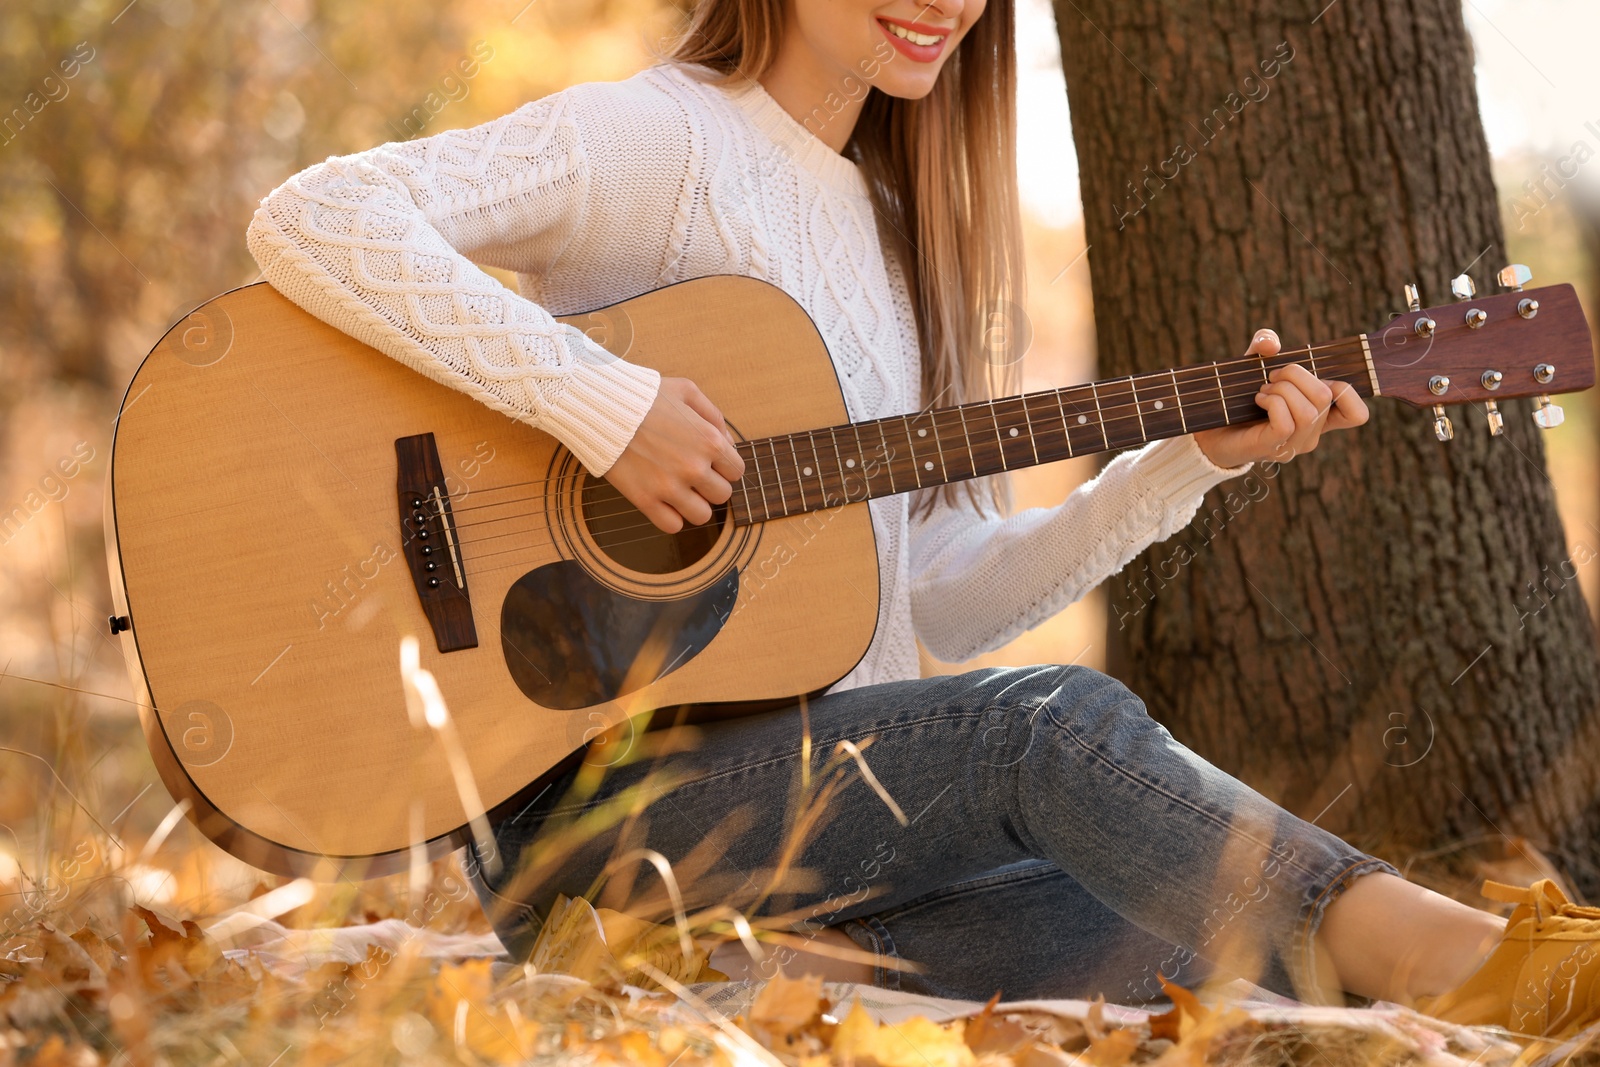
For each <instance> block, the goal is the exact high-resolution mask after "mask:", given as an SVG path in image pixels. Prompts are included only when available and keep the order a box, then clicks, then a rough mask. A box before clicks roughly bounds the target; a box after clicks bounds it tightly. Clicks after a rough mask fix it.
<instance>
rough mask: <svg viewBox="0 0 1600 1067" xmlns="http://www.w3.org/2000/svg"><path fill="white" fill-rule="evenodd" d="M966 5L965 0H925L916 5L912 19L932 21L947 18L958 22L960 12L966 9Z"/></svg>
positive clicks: (959, 20)
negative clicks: (915, 12) (915, 11)
mask: <svg viewBox="0 0 1600 1067" xmlns="http://www.w3.org/2000/svg"><path fill="white" fill-rule="evenodd" d="M966 6H967V5H966V3H965V0H927V2H926V3H923V4H921V5H920V6H919V7H918V9H917V14H916V16H915V18H914V19H913V21H916V22H932V21H934V19H941V20H942V19H949V20H951V21H952V22H955V23H957V24H959V23H960V22H961V12H962V11H964V10H966ZM930 16H931V17H930Z"/></svg>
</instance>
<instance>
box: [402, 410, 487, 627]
mask: <svg viewBox="0 0 1600 1067" xmlns="http://www.w3.org/2000/svg"><path fill="white" fill-rule="evenodd" d="M394 451H395V456H396V458H397V459H398V460H399V475H398V477H397V478H396V481H395V485H396V489H397V492H398V495H399V499H400V533H401V538H400V541H401V544H402V545H403V546H404V551H405V557H406V565H407V566H408V567H409V568H410V570H411V580H412V583H413V584H414V585H415V586H416V587H417V596H418V598H419V599H420V600H421V601H422V611H423V614H425V615H427V616H428V623H429V625H431V626H432V627H433V639H434V641H435V643H437V644H438V646H439V651H440V652H458V651H460V650H461V649H464V648H477V647H478V630H477V627H476V626H475V625H474V624H473V621H472V600H471V598H470V597H469V596H468V595H467V572H466V567H465V566H464V565H463V561H462V557H461V541H460V538H458V537H457V536H456V526H455V518H454V517H453V516H452V515H451V513H450V491H449V489H448V488H447V487H446V486H445V480H444V467H443V466H442V465H441V464H440V463H439V446H438V445H437V444H435V443H434V440H433V434H431V433H419V434H415V435H414V436H411V437H399V438H396V439H395V442H394Z"/></svg>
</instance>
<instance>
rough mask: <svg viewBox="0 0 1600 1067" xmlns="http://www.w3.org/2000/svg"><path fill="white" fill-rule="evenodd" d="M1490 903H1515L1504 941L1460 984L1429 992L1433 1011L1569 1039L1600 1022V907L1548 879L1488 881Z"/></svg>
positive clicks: (1426, 1006) (1426, 1003)
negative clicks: (1573, 898)
mask: <svg viewBox="0 0 1600 1067" xmlns="http://www.w3.org/2000/svg"><path fill="white" fill-rule="evenodd" d="M1483 895H1484V896H1486V897H1488V898H1489V899H1490V900H1500V901H1506V902H1508V903H1515V904H1517V905H1518V907H1517V908H1516V909H1515V910H1514V911H1512V913H1511V917H1510V918H1509V919H1507V920H1506V929H1505V932H1504V933H1503V934H1501V935H1500V941H1499V943H1498V944H1496V945H1495V947H1494V950H1493V951H1492V952H1490V953H1489V958H1488V959H1487V960H1485V961H1484V963H1483V966H1482V967H1480V968H1478V970H1477V971H1476V972H1474V973H1473V975H1472V977H1470V978H1468V979H1467V980H1466V981H1465V982H1463V983H1462V984H1461V985H1460V986H1459V987H1457V988H1455V989H1452V990H1451V991H1450V992H1448V993H1442V994H1440V995H1439V996H1436V997H1423V998H1422V999H1420V1000H1419V1001H1417V1004H1416V1008H1417V1010H1418V1011H1420V1012H1422V1013H1423V1014H1425V1015H1432V1016H1434V1017H1435V1018H1438V1019H1443V1020H1445V1021H1446V1022H1453V1023H1461V1024H1463V1025H1467V1026H1500V1027H1504V1028H1505V1029H1507V1030H1510V1031H1512V1032H1513V1033H1518V1034H1526V1035H1529V1036H1532V1037H1552V1038H1563V1037H1569V1036H1571V1035H1572V1034H1575V1033H1577V1032H1578V1031H1580V1030H1582V1029H1584V1028H1585V1027H1587V1026H1590V1025H1592V1024H1594V1023H1596V1022H1600V908H1587V907H1582V906H1580V905H1578V904H1573V903H1570V902H1569V901H1568V900H1567V898H1566V896H1565V894H1563V893H1562V892H1561V890H1560V889H1559V888H1558V887H1557V886H1556V884H1555V883H1554V882H1552V881H1550V880H1549V879H1548V878H1541V879H1540V880H1539V881H1537V882H1535V883H1533V884H1532V885H1531V886H1528V887H1527V888H1519V887H1517V886H1512V885H1506V884H1504V883H1502V882H1494V881H1486V882H1484V883H1483Z"/></svg>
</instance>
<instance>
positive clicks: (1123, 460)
mask: <svg viewBox="0 0 1600 1067" xmlns="http://www.w3.org/2000/svg"><path fill="white" fill-rule="evenodd" d="M1250 466H1251V465H1250V464H1248V463H1247V464H1245V465H1244V466H1242V467H1233V468H1224V467H1218V466H1217V465H1216V464H1214V463H1212V462H1211V460H1210V459H1209V458H1208V457H1207V456H1206V454H1205V453H1204V452H1202V451H1201V450H1200V446H1199V445H1198V444H1196V443H1195V440H1194V438H1193V437H1188V436H1185V437H1177V438H1172V439H1170V440H1165V441H1157V442H1155V443H1154V444H1151V445H1147V446H1145V447H1144V448H1142V449H1140V450H1138V451H1136V452H1127V453H1124V454H1122V455H1120V456H1118V457H1117V458H1115V459H1113V460H1112V461H1111V462H1110V463H1108V464H1107V465H1106V467H1105V469H1104V470H1102V471H1101V472H1100V474H1099V476H1098V477H1096V478H1095V479H1094V480H1092V481H1089V482H1086V483H1085V484H1083V485H1080V486H1079V487H1078V488H1076V489H1074V490H1073V491H1072V492H1071V493H1070V494H1069V495H1068V496H1067V498H1066V500H1064V501H1063V502H1062V503H1060V504H1058V505H1056V506H1055V507H1052V508H1030V509H1029V510H1027V511H1022V512H1018V513H1017V514H1015V515H1011V516H1006V517H1002V516H999V515H996V514H994V512H993V510H992V508H985V509H984V510H983V511H982V512H979V511H978V510H976V509H974V508H973V507H971V506H970V505H968V504H966V503H965V502H962V503H958V504H954V505H952V504H950V503H948V502H946V501H944V500H943V499H942V498H941V499H940V500H939V502H938V503H937V504H935V506H934V508H933V510H932V512H931V513H929V514H928V515H927V516H926V517H924V518H921V519H918V518H916V517H915V516H914V517H913V518H912V521H911V561H910V562H911V615H912V622H913V625H914V626H915V628H916V632H917V636H918V637H919V638H921V640H922V642H923V644H924V645H926V646H927V648H928V651H929V652H931V653H933V654H934V655H935V656H937V657H939V658H940V659H942V660H944V661H946V662H949V663H960V662H962V661H964V660H969V659H971V658H972V657H974V656H977V655H980V654H981V653H984V652H988V651H991V650H993V649H995V648H998V647H1000V646H1001V645H1003V644H1005V643H1006V642H1007V641H1010V640H1011V639H1012V638H1014V637H1016V636H1017V635H1018V634H1020V633H1022V632H1024V631H1025V630H1030V629H1032V628H1033V627H1035V626H1037V625H1039V624H1040V623H1042V622H1044V621H1045V620H1046V619H1048V618H1050V617H1051V616H1052V615H1055V614H1056V613H1057V612H1059V611H1061V610H1063V609H1064V608H1066V607H1067V606H1068V605H1069V604H1071V603H1073V602H1074V601H1076V600H1078V599H1080V598H1081V597H1083V596H1084V594H1086V593H1088V592H1089V590H1091V589H1093V588H1094V587H1095V586H1097V585H1099V584H1100V583H1101V582H1102V581H1104V580H1105V579H1106V578H1108V577H1110V576H1111V575H1113V574H1115V573H1117V572H1118V571H1120V570H1121V569H1122V568H1123V567H1124V566H1125V565H1126V564H1127V563H1128V561H1129V560H1131V559H1132V558H1133V557H1134V556H1136V555H1138V553H1139V552H1140V551H1142V550H1143V549H1144V548H1145V547H1147V546H1148V545H1150V544H1152V543H1154V542H1156V541H1159V540H1164V539H1165V538H1168V537H1171V536H1172V535H1173V534H1174V533H1176V532H1177V531H1178V530H1180V529H1182V528H1183V526H1184V525H1186V524H1187V523H1188V522H1189V520H1190V519H1191V518H1193V517H1194V513H1195V512H1196V511H1197V510H1198V509H1199V507H1200V500H1201V498H1202V497H1203V496H1204V495H1205V492H1206V490H1208V489H1210V488H1211V487H1212V486H1214V485H1216V484H1218V483H1219V482H1222V481H1224V480H1226V479H1228V478H1232V477H1235V476H1236V475H1240V474H1243V473H1245V472H1246V471H1247V470H1249V469H1250Z"/></svg>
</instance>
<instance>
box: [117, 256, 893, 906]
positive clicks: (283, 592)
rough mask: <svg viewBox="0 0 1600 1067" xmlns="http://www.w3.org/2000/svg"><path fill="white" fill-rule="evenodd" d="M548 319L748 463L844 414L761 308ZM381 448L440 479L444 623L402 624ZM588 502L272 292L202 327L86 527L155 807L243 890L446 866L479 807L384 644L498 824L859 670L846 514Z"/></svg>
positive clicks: (858, 615)
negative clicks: (631, 753)
mask: <svg viewBox="0 0 1600 1067" xmlns="http://www.w3.org/2000/svg"><path fill="white" fill-rule="evenodd" d="M563 321H566V322H569V323H571V324H573V325H575V326H577V327H578V328H579V329H583V330H585V331H587V332H589V333H590V334H591V336H594V337H595V338H596V339H597V340H599V341H600V342H601V343H602V344H604V345H605V346H606V347H607V348H608V349H609V350H611V351H613V352H616V353H618V354H619V355H624V356H625V358H627V359H629V360H630V361H633V362H637V363H641V364H643V365H646V366H650V367H653V368H656V369H657V370H660V371H661V372H662V373H663V374H666V375H672V376H682V377H688V378H691V379H693V380H694V381H696V382H697V383H699V384H700V385H701V387H702V388H703V389H704V391H705V392H706V393H707V395H708V396H709V397H710V398H711V400H712V402H713V403H715V404H716V405H717V406H718V407H719V408H720V409H721V410H722V412H723V413H724V414H725V416H726V417H727V419H728V421H729V423H730V425H731V426H733V427H734V429H735V431H736V432H737V434H738V435H739V436H741V437H743V438H758V437H763V436H771V435H775V434H786V433H790V432H794V431H799V430H803V429H807V428H810V427H813V426H817V425H827V424H837V423H843V422H846V421H847V414H846V411H845V405H844V401H843V397H842V395H841V392H840V388H839V384H838V381H837V378H836V377H835V374H834V370H833V366H832V363H831V361H830V359H829V357H828V353H827V350H826V348H825V347H824V345H823V342H822V340H821V338H820V337H819V336H818V334H817V331H816V329H815V327H814V326H813V324H812V323H811V321H810V319H809V318H808V317H807V316H806V314H805V312H804V311H803V310H802V309H801V308H800V307H799V306H798V305H797V304H796V303H794V301H793V300H791V299H790V298H789V297H788V296H786V295H785V294H784V293H783V292H782V291H781V290H779V289H777V288H775V287H773V286H770V285H767V284H765V283H762V282H758V281H753V280H750V279H745V278H737V277H712V278H705V279H700V280H697V281H691V282H684V283H681V284H679V285H675V286H669V287H667V288H665V289H661V290H657V291H655V292H652V293H648V294H646V295H644V296H641V297H638V298H636V299H633V300H629V301H626V302H624V303H621V304H617V305H614V306H612V307H610V308H607V309H604V310H602V311H599V312H593V313H588V314H585V315H576V316H569V317H568V318H566V319H565V320H563ZM426 435H431V439H429V438H427V437H426ZM402 441H406V442H410V443H409V444H407V445H397V442H402ZM406 448H410V449H412V450H413V453H414V454H413V459H415V461H416V463H418V464H421V465H423V466H426V465H427V464H428V463H432V462H436V463H437V471H436V473H438V472H442V475H443V486H444V487H445V490H446V495H447V498H448V510H449V513H450V515H451V517H452V520H453V521H452V528H451V530H450V531H448V532H447V533H446V532H445V531H441V530H439V529H435V530H434V536H433V538H432V544H434V545H435V546H436V547H437V548H438V549H439V552H438V553H437V554H436V555H434V556H433V557H431V558H432V559H433V560H434V561H435V562H436V563H438V564H440V565H442V566H443V567H445V568H447V570H446V571H445V573H449V571H451V570H454V569H455V568H458V567H459V568H461V573H460V579H459V581H458V582H457V583H456V584H460V585H464V586H465V588H466V596H465V597H464V598H459V599H458V601H455V602H452V603H451V604H450V605H447V606H448V607H450V609H451V610H453V611H456V612H458V614H457V615H456V616H455V617H454V620H453V621H447V622H445V623H441V622H440V618H439V615H438V613H435V614H430V612H429V611H427V610H425V608H424V598H425V596H427V595H429V594H428V593H427V590H426V588H425V583H426V581H427V580H428V579H427V577H426V572H425V571H422V570H420V569H419V568H420V567H422V566H424V564H423V563H422V562H421V557H418V556H415V555H413V554H412V553H413V552H414V551H415V550H417V546H418V544H419V542H418V541H417V540H416V539H415V538H413V537H411V536H410V533H409V532H408V531H410V530H412V529H413V528H412V527H408V526H407V521H408V520H407V510H408V508H407V501H406V499H405V498H406V497H407V496H408V495H410V494H409V492H408V491H402V487H401V486H400V485H399V484H397V479H400V480H403V474H402V473H401V470H402V467H403V466H404V462H405V461H404V459H403V457H404V456H405V455H406V454H407V453H406V452H405V451H404V450H405V449H406ZM435 452H436V460H433V459H430V458H429V457H430V456H432V455H433V454H434V453H435ZM397 457H398V458H397ZM417 457H420V458H417ZM606 491H609V486H606V485H605V484H604V483H596V482H593V481H592V480H590V479H588V478H587V476H586V475H585V474H584V472H583V471H582V469H581V467H580V466H579V465H578V464H577V463H576V461H575V459H574V458H573V457H572V455H571V454H570V453H569V452H568V451H567V450H566V449H565V448H564V447H562V446H561V445H560V444H559V443H558V442H557V441H556V440H555V439H554V438H552V437H550V436H549V435H547V434H544V433H541V432H539V431H537V430H534V429H531V428H530V427H528V426H525V425H523V424H521V423H519V422H516V421H514V420H513V419H511V418H508V417H506V416H504V415H501V414H499V413H497V412H494V411H491V410H490V409H488V408H487V407H484V406H483V405H481V404H479V403H478V402H477V401H475V400H472V399H471V398H469V397H467V396H465V395H463V394H461V393H458V392H456V391H454V390H452V389H450V388H447V387H446V386H443V385H440V384H438V383H436V382H434V381H431V380H430V379H428V378H426V377H424V376H423V375H421V374H418V373H416V372H415V371H412V370H410V369H409V368H407V367H405V366H403V365H401V364H400V363H398V362H397V361H395V360H393V359H391V358H390V357H388V356H385V355H383V354H382V353H379V352H377V351H374V350H373V349H371V348H368V347H367V346H365V345H363V344H361V343H360V342H358V341H356V340H354V339H352V338H350V337H348V336H347V335H345V334H343V333H341V332H339V331H337V330H335V329H334V328H332V327H330V326H327V325H326V324H324V323H322V322H321V321H319V320H317V319H315V318H314V317H312V316H311V315H309V314H307V313H305V312H303V311H301V310H300V309H299V308H297V307H296V306H294V305H293V304H291V303H290V302H289V301H288V300H286V299H285V298H284V297H283V296H281V295H279V294H278V293H277V292H276V291H275V290H273V289H272V288H270V287H269V286H267V285H265V284H256V285H252V286H247V287H245V288H243V289H238V290H235V291H233V292H231V293H228V294H225V295H224V296H221V297H218V298H217V299H215V300H213V301H211V302H209V303H208V304H206V305H204V306H202V307H201V308H200V309H198V310H197V311H196V312H195V313H193V314H192V315H190V316H189V317H188V318H187V319H185V320H184V321H183V322H181V323H179V324H178V326H176V327H174V328H173V329H172V330H171V331H170V332H169V333H168V334H167V336H166V337H165V338H163V339H162V341H161V342H160V344H158V345H157V347H156V348H155V349H154V351H152V352H151V354H150V355H149V356H148V357H147V358H146V360H145V361H144V363H143V364H142V366H141V367H140V368H139V370H138V372H137V373H136V375H135V376H134V379H133V381H132V383H131V384H130V386H129V389H128V393H127V397H126V399H125V401H124V404H123V409H122V414H121V416H120V420H119V424H118V427H117V431H116V437H115V442H114V445H113V457H112V473H111V478H110V479H109V481H108V494H109V501H108V507H107V509H106V515H107V543H108V552H109V554H110V556H111V570H112V587H113V599H114V602H115V604H116V609H117V612H118V614H119V615H120V616H124V617H126V619H127V625H128V627H129V629H128V632H126V633H124V634H123V635H122V637H121V638H120V640H121V641H122V643H123V648H124V650H125V654H126V656H127V658H128V662H129V669H130V672H131V674H132V676H133V678H134V681H135V685H136V688H137V689H139V690H140V692H139V699H140V702H141V717H142V721H143V727H144V731H145V734H146V739H147V741H148V743H149V746H150V750H151V752H152V754H153V755H154V757H155V760H156V763H157V766H158V768H159V770H160V773H161V776H162V779H163V781H164V782H165V784H166V786H167V788H168V790H169V791H170V792H171V793H172V794H173V796H174V797H176V798H179V799H186V800H188V801H189V802H190V804H191V810H190V817H191V818H192V819H193V820H194V821H195V822H196V824H197V825H198V826H199V827H200V828H201V830H202V831H203V832H204V833H205V834H206V835H207V836H208V837H209V838H210V839H211V840H213V841H214V842H216V843H217V844H218V845H220V846H221V847H223V848H224V849H226V850H227V851H229V852H231V853H232V854H234V855H235V856H238V857H240V858H241V859H244V860H246V861H247V862H249V863H251V864H254V865H256V866H258V867H261V868H264V869H267V870H272V871H276V872H280V873H286V874H288V873H293V874H315V875H316V876H318V877H334V876H337V875H340V874H347V875H354V876H357V877H360V876H373V875H377V874H382V873H387V872H390V871H393V870H396V869H399V868H400V867H403V866H404V865H405V863H406V862H408V859H409V850H410V848H411V846H412V844H413V843H414V842H417V841H425V842H426V843H427V847H428V852H429V854H430V856H438V855H441V854H443V853H445V852H448V851H449V850H451V849H453V848H455V847H457V846H458V845H460V844H462V843H463V842H464V841H465V840H466V828H465V824H466V823H467V822H468V819H469V817H471V816H472V815H474V814H476V813H474V812H470V811H468V810H466V808H465V806H464V804H463V801H462V799H461V795H460V793H459V791H458V788H457V784H456V781H455V779H454V778H453V777H452V774H451V770H450V766H449V762H448V760H447V758H446V752H445V748H444V746H443V744H442V743H441V740H440V736H439V734H438V733H437V732H436V731H435V730H432V729H429V728H426V727H418V726H414V725H413V724H412V721H411V718H410V716H409V715H408V711H407V705H406V696H405V692H404V690H403V687H402V681H401V669H400V645H401V640H402V638H404V637H406V636H408V635H409V636H412V637H415V638H416V639H417V640H418V642H419V644H420V648H421V664H422V666H423V667H425V668H426V669H427V670H429V671H431V672H432V673H433V675H434V676H435V677H436V678H437V680H438V684H439V688H440V690H441V692H442V694H443V697H444V701H445V703H446V705H447V706H448V709H449V712H450V716H451V718H452V719H453V722H454V727H455V730H456V733H457V735H458V737H459V738H460V742H461V745H462V748H463V749H464V754H465V756H466V762H467V764H468V765H469V766H470V768H471V773H472V776H473V778H474V780H475V782H476V787H477V790H478V793H479V796H480V798H481V801H482V804H483V806H484V807H485V808H486V809H488V810H489V812H490V813H491V815H490V817H491V818H494V817H495V813H496V812H497V811H498V812H507V811H509V810H511V806H512V805H513V804H518V805H520V804H521V803H523V802H525V801H524V800H523V799H522V798H525V797H527V796H528V795H529V794H530V792H531V791H532V788H533V786H536V785H538V784H539V780H540V779H541V777H548V776H549V775H550V774H552V773H554V772H555V771H557V770H559V769H560V768H561V767H562V766H564V765H565V764H566V762H567V761H568V760H569V759H570V756H571V754H572V753H573V752H575V751H576V750H579V749H580V748H581V747H582V746H583V744H584V743H585V742H586V741H588V740H589V739H591V738H593V737H594V736H595V735H596V734H597V733H598V732H599V731H600V730H602V729H604V728H606V727H610V726H613V725H616V724H619V723H622V722H624V721H625V720H628V719H630V718H631V717H633V716H637V715H639V714H641V713H643V712H647V711H651V710H654V709H659V708H672V707H676V706H679V705H685V704H694V705H717V704H727V703H732V704H747V703H752V702H772V701H792V700H794V699H796V698H797V697H798V696H800V695H802V694H808V693H815V692H818V691H820V690H822V689H825V688H826V687H827V686H829V685H830V684H832V683H833V682H835V681H837V680H838V679H839V678H841V677H843V676H844V675H845V674H847V673H848V672H849V671H850V670H851V668H852V667H854V666H855V664H856V663H857V662H858V661H859V660H860V658H861V656H862V655H863V654H864V653H865V651H866V649H867V646H868V644H869V643H870V642H871V639H872V636H873V632H874V628H875V626H876V621H877V613H878V573H877V556H876V551H875V546H874V542H873V533H872V527H871V522H870V517H869V515H868V512H867V508H866V506H865V505H864V503H852V504H846V505H843V506H840V507H836V508H832V509H828V510H820V511H813V512H811V513H808V514H802V515H795V516H793V517H788V518H778V519H774V520H772V521H768V522H757V523H751V524H748V525H736V524H735V523H734V522H732V521H730V520H729V518H728V516H727V515H726V514H722V515H719V517H718V518H717V519H715V520H713V522H712V523H710V524H708V526H707V527H706V528H701V529H698V530H691V531H688V532H686V533H685V534H682V535H679V536H678V537H670V536H668V535H664V534H661V533H660V532H659V531H656V530H655V529H654V528H653V527H649V526H648V525H647V524H644V520H643V518H642V516H640V515H639V514H638V513H637V512H636V511H632V510H631V508H630V507H629V506H628V505H627V504H626V501H622V500H621V498H620V497H617V496H616V495H615V493H614V491H609V495H606ZM597 493H598V494H599V495H598V496H596V494H597ZM418 499H420V497H418ZM596 501H598V502H596ZM419 514H420V512H419ZM442 533H443V534H444V535H445V538H446V539H448V541H449V543H448V544H446V543H444V539H442V538H441V534H442ZM436 573H437V572H436ZM447 587H448V583H447ZM446 591H448V588H447V590H446ZM435 606H436V607H437V606H438V605H435ZM439 612H445V609H444V608H443V607H441V608H439ZM445 647H449V648H450V650H449V651H442V650H441V649H442V648H445Z"/></svg>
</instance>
